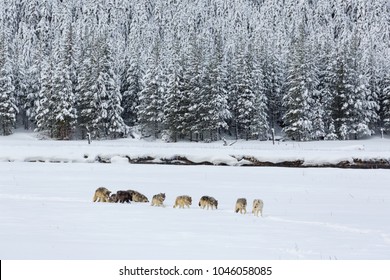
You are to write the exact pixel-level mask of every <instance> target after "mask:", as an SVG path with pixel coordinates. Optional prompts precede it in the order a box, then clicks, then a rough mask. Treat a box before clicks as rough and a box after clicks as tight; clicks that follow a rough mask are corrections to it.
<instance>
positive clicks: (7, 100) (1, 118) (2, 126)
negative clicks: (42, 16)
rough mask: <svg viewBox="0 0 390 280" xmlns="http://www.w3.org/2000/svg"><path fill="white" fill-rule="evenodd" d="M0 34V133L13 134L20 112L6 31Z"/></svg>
mask: <svg viewBox="0 0 390 280" xmlns="http://www.w3.org/2000/svg"><path fill="white" fill-rule="evenodd" d="M1 33H2V34H0V133H1V134H2V135H10V134H12V129H13V128H14V127H15V123H16V114H17V113H18V109H17V104H16V98H15V95H14V89H15V88H14V86H13V83H12V66H11V61H10V58H9V56H8V50H7V45H6V41H7V40H6V38H5V36H4V32H1Z"/></svg>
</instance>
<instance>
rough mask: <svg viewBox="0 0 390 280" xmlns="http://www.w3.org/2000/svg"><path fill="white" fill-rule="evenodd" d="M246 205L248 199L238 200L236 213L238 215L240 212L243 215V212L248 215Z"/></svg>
mask: <svg viewBox="0 0 390 280" xmlns="http://www.w3.org/2000/svg"><path fill="white" fill-rule="evenodd" d="M246 204H247V203H246V198H239V199H237V202H236V208H235V210H234V211H236V213H238V212H240V213H241V214H243V213H242V212H244V214H246Z"/></svg>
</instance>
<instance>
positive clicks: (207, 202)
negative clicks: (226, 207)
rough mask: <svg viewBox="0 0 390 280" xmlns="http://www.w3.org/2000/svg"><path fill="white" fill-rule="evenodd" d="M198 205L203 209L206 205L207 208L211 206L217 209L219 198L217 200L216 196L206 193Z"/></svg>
mask: <svg viewBox="0 0 390 280" xmlns="http://www.w3.org/2000/svg"><path fill="white" fill-rule="evenodd" d="M198 205H199V207H200V208H202V209H204V208H205V207H207V210H208V209H209V207H211V210H213V209H214V207H215V209H218V200H216V199H215V198H214V197H211V196H207V195H204V196H202V197H201V198H200V200H199V204H198Z"/></svg>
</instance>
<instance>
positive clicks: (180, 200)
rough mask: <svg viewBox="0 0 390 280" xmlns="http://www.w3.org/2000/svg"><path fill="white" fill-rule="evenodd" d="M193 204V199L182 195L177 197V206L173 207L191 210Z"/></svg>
mask: <svg viewBox="0 0 390 280" xmlns="http://www.w3.org/2000/svg"><path fill="white" fill-rule="evenodd" d="M191 204H192V198H191V197H190V196H188V195H181V196H178V197H176V201H175V205H173V208H176V206H179V208H184V206H187V207H188V208H190V205H191Z"/></svg>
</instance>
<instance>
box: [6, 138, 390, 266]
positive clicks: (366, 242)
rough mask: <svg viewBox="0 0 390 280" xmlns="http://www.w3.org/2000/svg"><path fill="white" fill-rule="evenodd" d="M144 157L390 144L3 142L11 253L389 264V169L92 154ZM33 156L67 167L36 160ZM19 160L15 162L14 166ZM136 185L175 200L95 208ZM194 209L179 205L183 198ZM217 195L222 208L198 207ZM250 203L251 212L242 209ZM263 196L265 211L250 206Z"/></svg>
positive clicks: (378, 151) (360, 150) (374, 148)
mask: <svg viewBox="0 0 390 280" xmlns="http://www.w3.org/2000/svg"><path fill="white" fill-rule="evenodd" d="M123 153H126V154H128V153H133V154H135V153H138V154H139V155H141V154H142V155H146V154H149V155H150V154H158V155H163V156H172V155H177V154H184V153H185V154H187V155H190V156H192V157H198V158H206V159H210V158H220V157H223V156H226V155H230V154H236V155H242V154H246V155H251V154H256V156H262V155H264V157H269V158H271V157H272V158H273V159H277V158H279V159H280V158H285V157H291V158H296V157H305V158H306V157H311V158H313V159H314V158H317V159H322V160H324V161H326V160H334V159H335V158H336V157H339V158H341V157H352V156H355V155H356V154H358V155H360V156H361V157H367V158H372V157H380V158H390V141H389V140H388V139H371V140H365V141H351V142H310V143H291V142H282V143H280V144H277V145H275V146H273V145H272V143H271V142H244V141H242V142H241V141H240V142H238V143H236V144H234V145H232V146H228V147H225V146H222V143H221V142H217V143H210V144H204V143H199V144H194V143H176V144H172V143H171V144H167V143H163V142H145V141H140V140H129V139H122V140H117V141H94V142H93V143H92V144H91V145H88V144H87V143H86V142H84V141H69V142H62V141H50V140H37V138H36V137H35V134H26V133H16V134H14V135H12V136H10V137H0V259H390V222H389V213H390V188H389V185H388V184H389V181H390V172H389V171H388V170H352V169H335V168H303V169H302V168H301V169H299V168H270V167H237V166H177V165H134V164H128V163H127V162H125V161H123V160H118V161H114V162H115V164H101V163H88V161H87V160H85V161H84V160H83V159H84V155H88V158H94V157H95V156H96V155H98V154H123ZM29 157H39V158H40V159H42V160H43V161H45V160H47V159H48V158H50V159H53V158H56V159H59V161H64V162H66V163H41V162H36V163H31V162H25V160H26V159H28V158H29ZM9 161H11V162H9ZM100 186H105V187H107V188H109V189H110V190H112V191H117V190H120V189H124V190H126V189H134V190H138V191H140V192H141V193H144V194H145V195H147V196H148V197H149V199H150V198H151V197H152V196H153V195H154V194H156V193H159V192H165V193H166V196H167V198H166V201H165V204H166V207H165V208H160V207H152V206H150V204H149V203H147V204H141V203H132V204H111V203H93V202H92V197H93V194H94V191H95V189H96V188H97V187H100ZM183 194H187V195H190V196H192V198H193V204H192V206H191V208H189V209H174V208H173V207H172V206H173V203H174V200H175V198H176V196H178V195H183ZM202 195H210V196H214V197H215V198H216V199H218V201H219V207H218V210H213V211H212V210H202V209H200V208H199V207H198V205H197V204H198V201H199V198H200V197H201V196H202ZM239 197H246V198H247V199H248V202H249V205H248V209H247V210H248V213H247V214H246V215H241V214H236V213H234V211H233V209H234V204H235V201H236V199H237V198H239ZM255 198H261V199H263V201H264V203H265V206H264V217H254V216H253V215H252V214H251V213H250V212H251V208H252V207H251V203H252V200H253V199H255Z"/></svg>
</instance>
